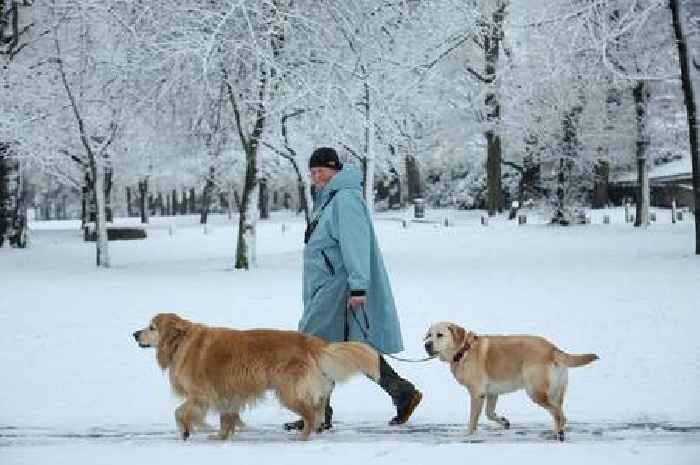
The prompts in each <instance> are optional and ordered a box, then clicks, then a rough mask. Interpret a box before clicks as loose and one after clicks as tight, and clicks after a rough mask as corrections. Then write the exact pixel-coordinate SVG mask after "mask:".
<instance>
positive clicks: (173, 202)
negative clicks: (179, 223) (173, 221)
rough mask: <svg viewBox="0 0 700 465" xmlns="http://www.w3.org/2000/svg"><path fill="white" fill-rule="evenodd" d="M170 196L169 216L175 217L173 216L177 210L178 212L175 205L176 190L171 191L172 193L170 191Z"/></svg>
mask: <svg viewBox="0 0 700 465" xmlns="http://www.w3.org/2000/svg"><path fill="white" fill-rule="evenodd" d="M170 196H171V197H172V200H171V202H170V203H171V206H172V210H170V214H171V215H173V216H175V215H177V210H178V205H177V189H173V191H172V193H171V194H170Z"/></svg>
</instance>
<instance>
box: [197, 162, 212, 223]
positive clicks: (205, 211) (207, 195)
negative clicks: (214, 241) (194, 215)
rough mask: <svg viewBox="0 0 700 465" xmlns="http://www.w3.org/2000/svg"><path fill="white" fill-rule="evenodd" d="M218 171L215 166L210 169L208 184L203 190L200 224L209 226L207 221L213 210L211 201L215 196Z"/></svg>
mask: <svg viewBox="0 0 700 465" xmlns="http://www.w3.org/2000/svg"><path fill="white" fill-rule="evenodd" d="M215 173H216V170H215V168H214V167H213V166H210V167H209V177H208V178H207V183H206V184H205V185H204V189H203V190H202V209H201V214H200V216H199V223H200V224H207V219H208V218H209V209H210V208H211V201H212V197H213V195H214V174H215Z"/></svg>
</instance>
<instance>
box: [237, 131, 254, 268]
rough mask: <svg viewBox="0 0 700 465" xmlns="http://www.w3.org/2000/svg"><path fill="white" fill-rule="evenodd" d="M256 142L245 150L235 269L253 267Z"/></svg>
mask: <svg viewBox="0 0 700 465" xmlns="http://www.w3.org/2000/svg"><path fill="white" fill-rule="evenodd" d="M257 161H258V160H257V140H254V141H253V142H252V143H251V146H249V147H247V148H246V173H245V182H244V185H243V199H242V201H241V208H240V214H239V219H238V241H237V244H236V263H235V268H236V269H246V270H248V269H250V268H254V267H255V264H256V263H255V262H256V260H255V237H256V234H255V233H256V230H255V229H256V227H257V216H258V215H257V213H258V208H257V207H258V189H259V184H258V182H257V181H258V180H257V173H258V167H257Z"/></svg>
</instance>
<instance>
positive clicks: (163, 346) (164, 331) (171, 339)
mask: <svg viewBox="0 0 700 465" xmlns="http://www.w3.org/2000/svg"><path fill="white" fill-rule="evenodd" d="M164 323H165V324H161V325H159V327H158V348H157V350H156V359H157V360H158V366H160V367H161V368H162V369H163V370H165V369H166V368H168V367H169V366H170V363H171V362H172V361H173V356H174V355H175V352H176V351H177V348H178V347H180V343H181V342H182V339H183V338H184V337H185V334H187V329H188V327H189V325H188V322H187V321H185V320H183V319H181V318H177V319H173V320H170V321H167V323H166V322H164Z"/></svg>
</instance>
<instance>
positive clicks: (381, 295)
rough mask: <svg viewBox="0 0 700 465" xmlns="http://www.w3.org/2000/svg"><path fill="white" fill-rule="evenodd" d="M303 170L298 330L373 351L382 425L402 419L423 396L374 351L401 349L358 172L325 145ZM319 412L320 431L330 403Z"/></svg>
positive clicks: (298, 426) (298, 423) (329, 420)
mask: <svg viewBox="0 0 700 465" xmlns="http://www.w3.org/2000/svg"><path fill="white" fill-rule="evenodd" d="M309 171H310V176H311V182H312V183H313V184H314V186H315V187H316V188H317V191H316V195H315V196H314V210H313V213H312V215H311V220H310V221H309V224H308V226H307V230H306V235H305V238H304V242H305V247H304V270H303V302H304V313H303V314H302V316H301V319H300V321H299V331H301V332H302V333H305V334H312V335H315V336H319V337H322V338H324V339H326V340H328V341H333V342H337V341H360V342H365V343H368V344H370V345H371V346H372V347H374V348H375V349H376V350H377V351H378V352H379V353H380V357H379V371H380V378H379V381H378V384H379V386H380V387H381V388H382V389H383V390H384V391H386V393H387V394H389V396H390V397H391V399H392V402H393V404H394V406H395V407H396V415H395V416H394V417H393V418H392V419H391V421H389V424H390V425H400V424H403V423H405V422H406V421H407V420H408V418H409V417H410V416H411V414H412V413H413V411H414V410H415V408H416V407H417V406H418V404H419V403H420V401H421V399H422V397H423V395H422V394H421V392H420V391H418V390H417V389H416V387H415V386H414V385H413V383H411V382H410V381H408V380H406V379H404V378H402V377H401V376H399V375H398V374H397V373H396V372H395V371H394V370H393V369H392V368H391V366H389V364H388V363H387V362H386V360H385V359H384V357H382V356H381V354H394V353H397V352H401V351H402V350H403V340H402V338H401V328H400V325H399V319H398V315H397V313H396V307H395V304H394V296H393V294H392V292H391V285H390V284H389V277H388V275H387V272H386V270H385V268H384V261H383V259H382V254H381V251H380V250H379V246H378V244H377V238H376V236H375V234H374V228H373V226H372V219H371V218H370V216H369V212H368V211H367V207H366V205H365V202H364V199H363V197H362V186H361V184H360V180H361V178H362V176H361V173H360V171H359V169H357V168H356V167H355V166H353V165H350V164H345V165H343V164H342V163H341V162H340V159H339V158H338V154H337V152H336V151H335V149H333V148H330V147H320V148H318V149H316V150H314V152H313V154H312V155H311V158H310V159H309ZM325 413H326V415H325V422H324V425H323V428H324V429H328V428H330V427H331V426H332V417H333V409H332V407H331V406H330V401H329V403H328V404H327V405H326V412H325ZM303 426H304V421H303V420H298V421H295V422H291V423H286V424H285V427H286V429H288V430H293V429H301V428H303Z"/></svg>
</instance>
